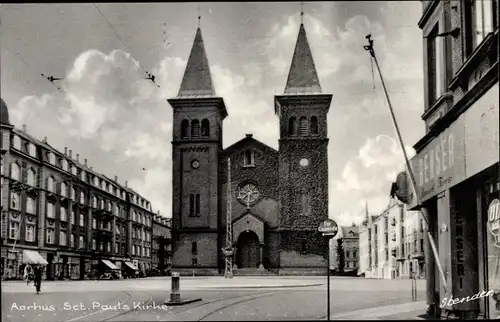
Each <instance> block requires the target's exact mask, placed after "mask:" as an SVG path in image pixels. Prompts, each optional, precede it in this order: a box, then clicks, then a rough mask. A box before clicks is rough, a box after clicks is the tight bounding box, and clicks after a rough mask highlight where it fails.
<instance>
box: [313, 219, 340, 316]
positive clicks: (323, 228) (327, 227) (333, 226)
mask: <svg viewBox="0 0 500 322" xmlns="http://www.w3.org/2000/svg"><path fill="white" fill-rule="evenodd" d="M338 230H339V227H338V225H337V223H336V222H335V221H334V220H332V219H326V220H325V221H323V222H322V223H321V225H319V227H318V231H319V232H320V233H322V234H323V237H326V238H327V241H328V267H327V268H326V271H327V283H326V285H327V286H326V311H327V312H326V314H327V317H326V318H327V320H328V321H330V240H331V239H332V238H333V237H335V236H336V235H337V232H338Z"/></svg>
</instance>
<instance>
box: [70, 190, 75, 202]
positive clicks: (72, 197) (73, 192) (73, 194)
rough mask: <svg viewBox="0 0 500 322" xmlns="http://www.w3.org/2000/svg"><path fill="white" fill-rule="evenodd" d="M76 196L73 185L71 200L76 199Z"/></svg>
mask: <svg viewBox="0 0 500 322" xmlns="http://www.w3.org/2000/svg"><path fill="white" fill-rule="evenodd" d="M75 196H76V191H75V188H73V187H71V194H70V196H69V197H70V198H71V200H73V201H74V200H75Z"/></svg>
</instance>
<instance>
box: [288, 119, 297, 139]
mask: <svg viewBox="0 0 500 322" xmlns="http://www.w3.org/2000/svg"><path fill="white" fill-rule="evenodd" d="M288 134H290V135H297V119H296V118H295V116H292V117H291V118H290V120H289V121H288Z"/></svg>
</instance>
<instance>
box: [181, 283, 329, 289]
mask: <svg viewBox="0 0 500 322" xmlns="http://www.w3.org/2000/svg"><path fill="white" fill-rule="evenodd" d="M321 285H324V283H316V284H296V285H219V286H198V287H196V288H193V290H194V289H196V290H199V289H207V290H210V289H252V288H254V289H263V288H264V289H265V288H300V287H311V286H321ZM185 289H190V288H189V287H186V288H185Z"/></svg>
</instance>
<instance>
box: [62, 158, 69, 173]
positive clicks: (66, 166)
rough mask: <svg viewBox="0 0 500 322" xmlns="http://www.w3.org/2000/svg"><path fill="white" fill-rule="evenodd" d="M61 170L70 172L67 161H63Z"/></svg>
mask: <svg viewBox="0 0 500 322" xmlns="http://www.w3.org/2000/svg"><path fill="white" fill-rule="evenodd" d="M61 168H62V169H63V170H64V171H68V161H66V159H61Z"/></svg>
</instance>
